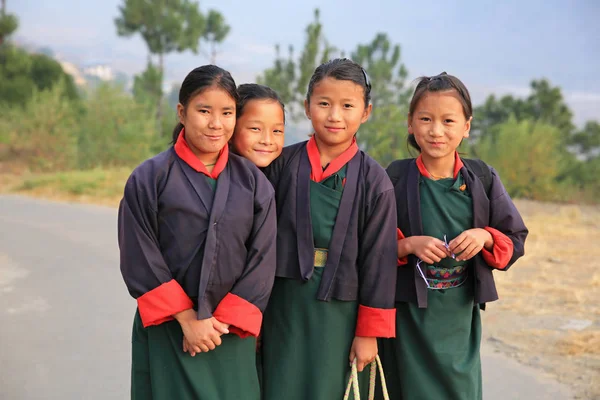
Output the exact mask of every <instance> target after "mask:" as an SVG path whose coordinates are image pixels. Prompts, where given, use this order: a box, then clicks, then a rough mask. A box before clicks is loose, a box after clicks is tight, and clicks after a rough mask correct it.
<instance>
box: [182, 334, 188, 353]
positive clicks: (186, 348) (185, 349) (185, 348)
mask: <svg viewBox="0 0 600 400" xmlns="http://www.w3.org/2000/svg"><path fill="white" fill-rule="evenodd" d="M187 351H188V347H187V340H185V337H184V338H183V352H184V353H187Z"/></svg>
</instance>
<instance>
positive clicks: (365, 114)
mask: <svg viewBox="0 0 600 400" xmlns="http://www.w3.org/2000/svg"><path fill="white" fill-rule="evenodd" d="M371 111H373V104H369V106H368V107H367V108H365V112H363V116H362V118H361V120H360V123H361V124H364V123H365V122H367V120H368V119H369V116H370V115H371Z"/></svg>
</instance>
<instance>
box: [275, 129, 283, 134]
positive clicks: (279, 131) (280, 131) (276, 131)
mask: <svg viewBox="0 0 600 400" xmlns="http://www.w3.org/2000/svg"><path fill="white" fill-rule="evenodd" d="M273 133H274V134H276V135H283V131H282V130H280V129H275V130H274V131H273Z"/></svg>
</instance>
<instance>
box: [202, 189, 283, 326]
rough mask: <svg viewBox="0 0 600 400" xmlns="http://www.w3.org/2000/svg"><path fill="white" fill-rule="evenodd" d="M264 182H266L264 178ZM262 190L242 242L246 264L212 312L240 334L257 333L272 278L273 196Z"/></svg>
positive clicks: (275, 242)
mask: <svg viewBox="0 0 600 400" xmlns="http://www.w3.org/2000/svg"><path fill="white" fill-rule="evenodd" d="M265 185H269V183H268V182H267V181H266V180H265ZM269 186H270V185H269ZM263 189H264V188H263ZM269 190H270V192H269ZM265 192H267V193H270V196H269V198H268V200H267V201H265V202H263V203H262V204H258V205H256V206H255V209H254V224H253V227H252V233H251V236H250V238H249V239H248V241H247V242H246V246H247V249H248V256H247V259H246V268H245V269H244V272H243V274H242V276H241V277H240V278H239V279H238V281H237V282H236V283H235V285H234V287H233V289H232V290H231V292H230V293H228V294H227V295H226V296H225V297H224V298H223V300H221V302H220V303H219V305H218V306H217V308H216V309H215V312H214V313H213V316H214V317H215V318H216V319H218V320H219V321H221V322H224V323H227V324H230V325H231V327H230V328H229V330H230V331H231V332H232V333H235V334H237V335H238V336H240V337H247V336H255V337H257V336H258V334H259V333H260V327H261V325H262V316H263V314H262V313H263V311H264V310H265V308H266V306H267V302H268V300H269V296H270V295H271V289H272V288H273V281H274V280H275V269H276V259H275V256H276V253H275V250H276V245H277V221H276V213H275V197H274V194H273V189H272V188H271V187H268V188H267V190H265ZM263 197H264V196H263Z"/></svg>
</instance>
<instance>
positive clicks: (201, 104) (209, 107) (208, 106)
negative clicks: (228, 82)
mask: <svg viewBox="0 0 600 400" xmlns="http://www.w3.org/2000/svg"><path fill="white" fill-rule="evenodd" d="M196 108H208V109H209V110H210V109H212V108H213V106H211V105H208V104H203V103H198V104H196ZM233 109H234V107H223V110H228V111H229V110H233Z"/></svg>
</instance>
